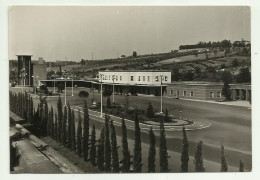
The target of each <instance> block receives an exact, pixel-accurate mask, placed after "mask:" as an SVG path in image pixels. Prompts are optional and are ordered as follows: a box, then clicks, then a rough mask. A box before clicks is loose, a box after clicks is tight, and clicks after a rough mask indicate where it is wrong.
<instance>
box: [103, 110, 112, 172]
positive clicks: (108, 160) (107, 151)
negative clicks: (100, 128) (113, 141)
mask: <svg viewBox="0 0 260 180" xmlns="http://www.w3.org/2000/svg"><path fill="white" fill-rule="evenodd" d="M109 119H110V117H109V116H108V115H107V114H106V115H105V129H104V140H105V141H104V159H105V171H106V172H110V171H111V147H110V139H109V125H108V122H109Z"/></svg>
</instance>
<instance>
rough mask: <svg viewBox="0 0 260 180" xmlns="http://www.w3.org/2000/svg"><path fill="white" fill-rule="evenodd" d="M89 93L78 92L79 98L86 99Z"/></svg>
mask: <svg viewBox="0 0 260 180" xmlns="http://www.w3.org/2000/svg"><path fill="white" fill-rule="evenodd" d="M88 96H89V93H88V92H87V91H79V97H80V98H88Z"/></svg>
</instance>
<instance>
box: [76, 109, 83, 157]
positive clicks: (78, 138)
mask: <svg viewBox="0 0 260 180" xmlns="http://www.w3.org/2000/svg"><path fill="white" fill-rule="evenodd" d="M81 141H82V126H81V116H80V112H79V122H78V129H77V154H78V156H79V157H81V154H82V149H81V143H82V142H81Z"/></svg>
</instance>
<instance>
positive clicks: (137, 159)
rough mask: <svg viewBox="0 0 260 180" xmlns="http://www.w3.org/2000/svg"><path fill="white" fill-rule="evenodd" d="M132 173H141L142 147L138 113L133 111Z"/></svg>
mask: <svg viewBox="0 0 260 180" xmlns="http://www.w3.org/2000/svg"><path fill="white" fill-rule="evenodd" d="M133 167H134V172H142V146H141V132H140V126H139V119H138V112H137V109H135V144H134V162H133Z"/></svg>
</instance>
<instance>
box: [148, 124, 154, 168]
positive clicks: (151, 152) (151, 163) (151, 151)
mask: <svg viewBox="0 0 260 180" xmlns="http://www.w3.org/2000/svg"><path fill="white" fill-rule="evenodd" d="M149 137H150V149H149V156H148V172H155V155H156V149H155V143H156V139H155V135H154V133H153V129H152V127H151V129H150V131H149Z"/></svg>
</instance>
